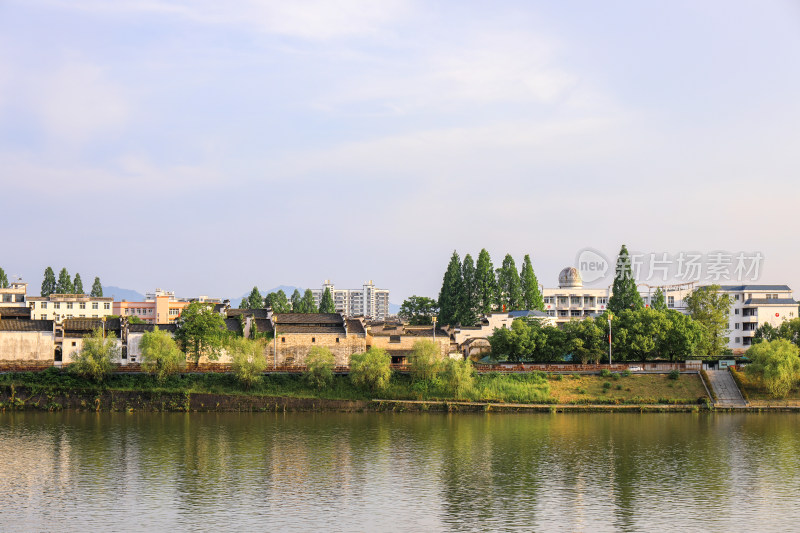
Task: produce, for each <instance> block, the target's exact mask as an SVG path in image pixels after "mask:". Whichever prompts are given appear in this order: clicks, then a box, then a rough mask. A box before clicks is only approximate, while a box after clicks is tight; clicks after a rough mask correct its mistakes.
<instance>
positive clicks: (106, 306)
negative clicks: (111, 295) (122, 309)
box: [103, 302, 111, 309]
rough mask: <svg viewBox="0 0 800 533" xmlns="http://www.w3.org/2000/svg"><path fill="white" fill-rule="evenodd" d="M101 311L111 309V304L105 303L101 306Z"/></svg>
mask: <svg viewBox="0 0 800 533" xmlns="http://www.w3.org/2000/svg"><path fill="white" fill-rule="evenodd" d="M103 309H111V304H110V303H108V302H106V303H104V304H103Z"/></svg>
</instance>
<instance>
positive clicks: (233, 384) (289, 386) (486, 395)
mask: <svg viewBox="0 0 800 533" xmlns="http://www.w3.org/2000/svg"><path fill="white" fill-rule="evenodd" d="M612 380H614V381H615V386H613V387H612V385H611V383H610V382H609V381H608V378H607V377H603V376H598V375H572V376H569V379H564V378H559V377H557V375H554V374H553V375H547V374H544V373H541V372H530V373H525V374H499V373H488V374H483V375H478V376H476V378H475V383H474V385H473V386H472V388H470V389H469V390H468V391H467V392H466V393H465V394H464V396H463V397H460V398H455V397H454V395H453V393H452V391H450V390H449V387H448V386H447V385H446V383H445V382H444V381H442V380H441V379H439V378H433V379H431V380H427V381H423V382H414V381H413V380H412V379H411V377H410V376H408V375H401V374H393V375H392V379H391V380H390V382H389V385H388V386H387V387H386V389H384V390H382V391H379V392H376V393H370V392H369V391H367V390H364V389H360V388H358V387H355V386H354V385H353V384H352V383H350V380H349V379H348V378H347V377H346V376H335V377H334V380H333V383H332V384H331V386H330V387H326V388H324V389H322V390H319V389H316V388H314V387H311V386H309V385H308V384H307V383H306V382H305V380H303V379H302V376H301V375H299V374H270V375H265V376H264V377H263V379H262V381H261V383H259V384H257V385H255V386H253V387H252V388H251V389H249V390H247V389H245V388H244V387H243V386H242V385H240V384H239V383H238V382H237V381H236V378H235V377H234V376H233V375H232V374H214V373H208V374H185V375H177V376H171V377H169V378H168V379H167V380H166V381H164V382H163V383H158V382H156V381H155V380H154V378H153V377H151V376H149V375H146V374H114V375H112V376H110V377H109V378H108V380H107V381H106V382H104V383H103V384H97V383H94V382H92V381H89V380H86V379H83V378H80V377H77V376H74V375H72V374H70V373H68V372H63V371H61V370H59V369H56V368H53V369H49V370H46V371H44V372H19V373H9V374H0V386H3V385H5V386H8V385H15V386H17V387H20V386H23V387H27V388H29V389H31V391H32V392H34V393H36V392H41V391H47V392H55V393H57V392H70V391H103V390H112V391H133V392H140V391H150V392H180V393H190V394H203V393H208V394H220V395H244V396H281V397H291V398H322V399H330V400H370V399H373V398H382V399H387V400H430V401H436V400H442V401H452V400H469V401H480V402H508V403H538V404H543V403H564V404H575V403H580V404H584V403H668V404H674V403H684V404H685V403H696V402H697V401H698V399H699V398H701V397H704V396H705V390H704V388H703V385H702V382H701V381H700V378H699V377H698V376H696V375H681V376H680V377H679V379H678V380H670V379H669V378H668V377H667V376H666V375H658V374H652V375H634V376H630V377H627V378H623V379H615V378H612Z"/></svg>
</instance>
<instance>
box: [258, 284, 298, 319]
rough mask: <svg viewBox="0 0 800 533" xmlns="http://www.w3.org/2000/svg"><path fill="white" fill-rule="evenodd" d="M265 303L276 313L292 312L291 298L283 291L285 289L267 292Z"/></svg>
mask: <svg viewBox="0 0 800 533" xmlns="http://www.w3.org/2000/svg"><path fill="white" fill-rule="evenodd" d="M264 300H265V301H264V303H265V304H266V306H267V307H268V308H270V309H272V312H273V313H275V314H280V313H290V312H291V311H292V307H291V305H290V304H289V299H288V298H287V297H286V293H285V292H283V289H281V290H279V291H278V292H271V293H269V294H267V297H266V298H265V299H264Z"/></svg>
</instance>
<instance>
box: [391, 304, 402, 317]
mask: <svg viewBox="0 0 800 533" xmlns="http://www.w3.org/2000/svg"><path fill="white" fill-rule="evenodd" d="M399 312H400V306H399V305H398V304H393V303H392V302H389V314H390V315H396V314H397V313H399Z"/></svg>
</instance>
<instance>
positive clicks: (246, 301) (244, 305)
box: [239, 296, 250, 309]
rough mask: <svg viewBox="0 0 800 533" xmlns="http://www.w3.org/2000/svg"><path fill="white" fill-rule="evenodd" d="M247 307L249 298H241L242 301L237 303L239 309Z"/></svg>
mask: <svg viewBox="0 0 800 533" xmlns="http://www.w3.org/2000/svg"><path fill="white" fill-rule="evenodd" d="M249 305H250V298H248V297H247V296H245V297H244V298H242V301H241V302H239V309H247V307H248V306H249Z"/></svg>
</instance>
